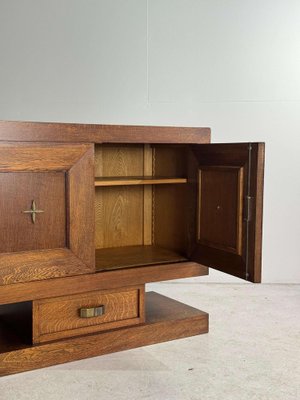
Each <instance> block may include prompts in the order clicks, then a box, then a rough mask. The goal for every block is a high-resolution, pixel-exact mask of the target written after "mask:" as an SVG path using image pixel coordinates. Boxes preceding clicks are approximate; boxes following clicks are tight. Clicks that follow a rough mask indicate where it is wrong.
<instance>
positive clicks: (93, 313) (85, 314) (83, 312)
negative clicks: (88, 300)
mask: <svg viewBox="0 0 300 400" xmlns="http://www.w3.org/2000/svg"><path fill="white" fill-rule="evenodd" d="M104 313H105V306H104V305H101V306H98V307H91V308H80V309H79V315H80V318H93V317H99V316H101V315H103V314H104Z"/></svg>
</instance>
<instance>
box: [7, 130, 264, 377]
mask: <svg viewBox="0 0 300 400" xmlns="http://www.w3.org/2000/svg"><path fill="white" fill-rule="evenodd" d="M263 166H264V144H263V143H238V144H211V143H210V131H209V129H207V128H168V127H129V126H123V127H122V126H106V125H76V124H43V123H26V122H23V123H22V122H20V123H17V122H0V233H1V241H0V360H1V362H0V374H3V375H4V374H9V373H14V372H19V371H22V370H28V369H33V368H38V367H42V366H46V365H52V364H54V363H60V362H66V361H69V360H72V359H79V358H83V357H88V356H93V355H97V354H104V353H107V352H112V351H117V350H122V349H126V348H132V347H137V346H139V345H145V344H150V343H157V342H160V341H164V340H172V339H176V338H180V337H186V336H190V335H194V334H197V333H198V334H199V333H204V332H207V331H208V317H207V314H206V313H204V312H202V311H200V310H195V309H192V308H190V307H188V306H186V305H183V304H181V303H178V302H175V301H174V300H170V299H167V298H165V297H163V296H160V295H157V294H154V293H146V296H145V295H144V287H145V284H146V283H148V282H154V281H160V280H167V279H176V278H184V277H191V276H199V275H205V274H207V273H208V267H211V268H215V269H218V270H220V271H223V272H226V273H229V274H231V275H234V276H237V277H239V278H243V279H245V280H249V281H252V282H260V280H261V236H262V194H263ZM104 303H105V304H104ZM82 309H84V310H85V313H86V314H84V313H82V312H81V310H82ZM100 311H101V313H102V312H103V313H104V315H102V314H101V315H100V314H97V313H99V312H100ZM21 315H22V318H20V316H21ZM86 318H87V319H86ZM89 318H91V319H89ZM175 322H176V323H175ZM25 327H27V328H26V329H25ZM118 330H121V331H120V332H121V333H122V335H125V336H124V337H125V338H127V341H126V340H125V341H124V339H123V336H122V339H121V338H120V336H118ZM7 332H9V334H8V333H7ZM22 332H23V333H22ZM25 332H27V333H26V335H25ZM129 337H130V338H131V339H130V340H129ZM67 338H69V339H67ZM53 340H54V341H53ZM66 340H68V346H71V347H70V348H74V347H75V346H78V349H77V352H73V353H72V355H70V354H66V353H65V352H64V351H63V350H62V349H63V346H64V345H65V346H66V345H67V342H65V341H66ZM112 342H113V344H112ZM32 343H36V344H35V345H34V344H32ZM37 343H39V344H37ZM96 343H97V344H98V345H97V346H96V348H97V350H95V349H94V350H92V349H93V348H94V346H95V344H96ZM55 353H56V354H58V357H56V359H55V358H54V357H53V356H52V354H55ZM24 359H26V360H27V363H25V364H24ZM12 360H14V361H12ZM28 360H30V361H29V362H28Z"/></svg>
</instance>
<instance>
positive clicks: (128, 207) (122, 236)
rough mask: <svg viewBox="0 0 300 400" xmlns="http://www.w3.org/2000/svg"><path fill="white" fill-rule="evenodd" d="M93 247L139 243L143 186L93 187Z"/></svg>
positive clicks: (141, 233)
mask: <svg viewBox="0 0 300 400" xmlns="http://www.w3.org/2000/svg"><path fill="white" fill-rule="evenodd" d="M95 198H96V200H95V202H96V243H95V245H96V248H106V247H119V246H133V245H142V244H143V232H144V212H143V201H144V192H143V187H140V186H128V187H127V186H117V187H105V188H97V189H96V194H95Z"/></svg>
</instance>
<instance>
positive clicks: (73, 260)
mask: <svg viewBox="0 0 300 400" xmlns="http://www.w3.org/2000/svg"><path fill="white" fill-rule="evenodd" d="M88 272H90V266H85V265H84V264H83V263H82V261H81V260H80V259H79V258H78V257H76V256H75V255H74V254H73V253H72V252H71V251H70V250H69V249H53V250H35V251H22V252H18V253H2V254H0V285H10V284H16V283H19V282H28V281H36V280H40V279H50V278H59V277H63V276H68V275H78V274H84V273H88ZM49 283H50V284H51V282H49ZM14 289H15V286H13V288H12V287H10V290H11V291H13V290H14Z"/></svg>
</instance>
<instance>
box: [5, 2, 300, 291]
mask: <svg viewBox="0 0 300 400" xmlns="http://www.w3.org/2000/svg"><path fill="white" fill-rule="evenodd" d="M299 21H300V1H299V0H242V1H241V0H148V2H147V1H146V0H68V1H67V0H51V1H49V0H47V1H46V0H26V1H22V0H19V1H16V0H0V57H1V59H0V119H12V120H34V121H64V122H91V123H93V122H95V123H120V124H152V125H155V124H163V125H187V126H188V125H191V126H193V125H194V126H210V127H211V128H212V134H213V141H215V142H233V141H265V142H266V175H265V208H264V210H265V212H264V214H265V218H264V222H265V223H264V257H263V260H264V273H263V280H264V282H298V283H299V282H300V257H299V254H300V251H299V248H300V243H299V242H300V178H299V173H300V168H299V166H300V162H299V150H300V138H299V135H300V22H299ZM200 280H202V281H204V280H210V281H224V280H225V281H234V279H233V278H230V277H228V276H226V275H224V274H221V273H218V272H212V273H211V275H210V277H208V278H200Z"/></svg>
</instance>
